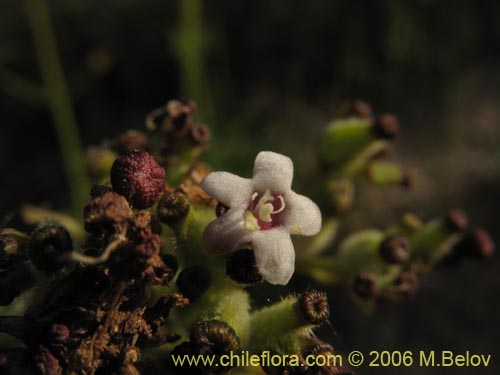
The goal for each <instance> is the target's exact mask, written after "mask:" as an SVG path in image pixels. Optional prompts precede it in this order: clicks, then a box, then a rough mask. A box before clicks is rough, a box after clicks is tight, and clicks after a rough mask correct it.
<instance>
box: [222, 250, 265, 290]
mask: <svg viewBox="0 0 500 375" xmlns="http://www.w3.org/2000/svg"><path fill="white" fill-rule="evenodd" d="M226 273H227V275H228V276H229V277H230V278H231V279H233V280H234V281H236V282H237V283H240V284H254V283H257V282H259V281H262V275H261V274H260V272H259V267H257V263H256V262H255V255H254V253H253V250H251V249H242V250H238V251H235V252H234V253H232V254H230V255H229V256H228V258H227V262H226Z"/></svg>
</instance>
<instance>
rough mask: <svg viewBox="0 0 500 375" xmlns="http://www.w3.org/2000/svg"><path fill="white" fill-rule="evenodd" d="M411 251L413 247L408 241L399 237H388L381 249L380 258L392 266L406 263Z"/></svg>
mask: <svg viewBox="0 0 500 375" xmlns="http://www.w3.org/2000/svg"><path fill="white" fill-rule="evenodd" d="M410 251H411V245H410V242H409V241H408V239H407V238H406V237H402V236H399V235H394V236H390V237H387V238H386V239H384V240H383V241H382V243H381V244H380V247H379V252H380V256H381V257H382V259H384V260H385V261H386V262H387V263H390V264H401V263H403V262H405V261H406V260H407V259H408V257H409V255H410Z"/></svg>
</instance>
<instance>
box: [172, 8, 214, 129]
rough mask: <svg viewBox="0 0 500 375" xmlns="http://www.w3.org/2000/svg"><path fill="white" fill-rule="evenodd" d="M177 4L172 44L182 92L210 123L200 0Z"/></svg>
mask: <svg viewBox="0 0 500 375" xmlns="http://www.w3.org/2000/svg"><path fill="white" fill-rule="evenodd" d="M178 4H179V20H180V21H179V29H178V31H177V35H176V40H175V41H174V42H175V45H174V46H175V49H176V54H177V59H178V61H179V68H180V76H181V86H182V87H181V89H182V94H183V95H184V96H185V97H186V98H191V99H193V100H195V101H197V102H198V104H199V110H198V113H199V114H200V117H202V118H203V120H204V121H205V122H207V123H213V111H212V105H211V104H212V103H211V100H210V96H209V88H208V80H207V78H206V77H207V74H206V72H205V53H204V52H205V51H204V43H205V42H206V38H205V37H204V35H205V30H204V25H203V1H202V0H181V1H179V2H178Z"/></svg>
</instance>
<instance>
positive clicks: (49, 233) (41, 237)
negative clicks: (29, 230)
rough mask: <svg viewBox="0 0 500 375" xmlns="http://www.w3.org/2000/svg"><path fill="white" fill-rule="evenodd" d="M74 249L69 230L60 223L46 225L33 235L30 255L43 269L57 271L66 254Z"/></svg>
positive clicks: (37, 265) (62, 263)
mask: <svg viewBox="0 0 500 375" xmlns="http://www.w3.org/2000/svg"><path fill="white" fill-rule="evenodd" d="M71 250H73V241H72V240H71V237H70V235H69V233H68V231H67V230H66V229H65V228H64V227H63V226H61V225H59V224H50V225H45V226H43V227H41V228H39V229H37V230H36V231H35V232H33V234H32V235H31V238H30V240H29V244H28V255H29V257H30V259H31V262H32V263H33V265H34V266H35V267H36V268H38V269H40V270H43V271H47V272H55V271H58V270H60V269H61V268H62V267H63V266H64V264H65V259H64V255H66V254H68V253H69V252H71Z"/></svg>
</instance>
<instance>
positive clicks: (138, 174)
mask: <svg viewBox="0 0 500 375" xmlns="http://www.w3.org/2000/svg"><path fill="white" fill-rule="evenodd" d="M111 185H112V186H113V190H114V191H116V192H117V193H118V194H121V195H123V196H124V197H125V198H127V200H128V201H129V202H130V204H131V205H132V206H133V207H134V208H137V209H144V208H149V207H151V206H152V205H153V204H154V203H155V202H156V200H157V199H158V197H159V196H160V194H161V192H162V191H163V188H164V187H165V170H164V169H163V168H162V167H161V166H160V165H159V164H158V163H157V162H156V160H155V159H154V158H153V157H152V156H151V155H150V154H148V153H147V152H146V151H140V150H137V151H134V152H131V153H130V154H128V155H126V156H122V157H120V158H118V159H116V160H115V162H114V163H113V166H112V167H111Z"/></svg>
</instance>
